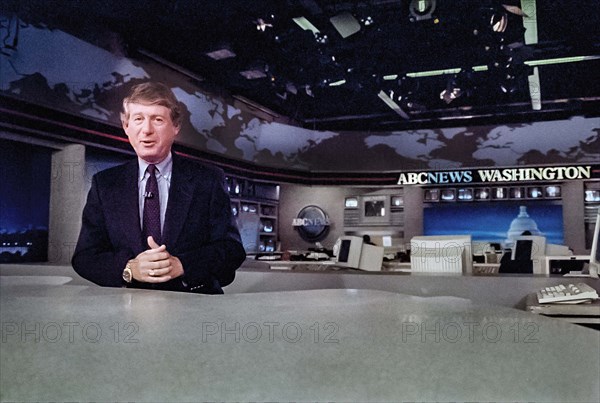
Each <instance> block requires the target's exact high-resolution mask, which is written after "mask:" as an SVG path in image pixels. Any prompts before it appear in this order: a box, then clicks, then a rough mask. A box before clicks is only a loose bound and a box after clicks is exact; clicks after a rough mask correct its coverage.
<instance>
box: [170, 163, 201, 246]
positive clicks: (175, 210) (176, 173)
mask: <svg viewBox="0 0 600 403" xmlns="http://www.w3.org/2000/svg"><path fill="white" fill-rule="evenodd" d="M193 179H194V178H193V173H192V172H191V171H190V169H189V168H188V166H187V164H185V162H184V161H182V160H181V157H178V156H177V155H175V153H173V172H172V174H171V186H170V189H169V202H168V204H167V211H166V214H165V224H164V228H163V243H164V244H165V245H167V249H168V248H169V246H171V245H173V244H174V243H175V242H177V238H178V237H179V234H180V233H181V230H182V229H183V226H184V223H185V219H186V217H187V216H188V211H189V209H190V205H191V202H192V198H193V195H194V187H193V186H194V185H193Z"/></svg>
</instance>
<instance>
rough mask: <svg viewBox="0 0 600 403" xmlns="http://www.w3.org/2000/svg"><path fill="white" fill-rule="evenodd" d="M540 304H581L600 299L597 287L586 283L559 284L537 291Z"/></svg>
mask: <svg viewBox="0 0 600 403" xmlns="http://www.w3.org/2000/svg"><path fill="white" fill-rule="evenodd" d="M537 298H538V302H539V303H540V304H548V303H551V304H579V303H582V302H589V301H592V300H594V299H598V293H597V292H596V290H595V289H593V288H592V287H590V286H589V285H587V284H585V283H577V284H566V285H565V284H559V285H556V286H551V287H546V288H543V289H541V290H540V291H538V292H537Z"/></svg>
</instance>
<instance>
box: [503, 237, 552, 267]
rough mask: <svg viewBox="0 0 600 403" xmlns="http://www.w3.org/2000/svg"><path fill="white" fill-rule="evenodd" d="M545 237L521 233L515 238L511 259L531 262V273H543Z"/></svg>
mask: <svg viewBox="0 0 600 403" xmlns="http://www.w3.org/2000/svg"><path fill="white" fill-rule="evenodd" d="M545 255H546V238H545V237H543V236H537V235H521V236H518V237H516V238H515V244H514V246H513V249H512V255H511V258H512V260H515V261H520V262H524V263H526V262H531V266H530V268H529V270H531V271H530V272H533V274H543V273H544V271H545V270H544V268H545Z"/></svg>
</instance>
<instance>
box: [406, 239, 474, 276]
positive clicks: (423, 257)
mask: <svg viewBox="0 0 600 403" xmlns="http://www.w3.org/2000/svg"><path fill="white" fill-rule="evenodd" d="M410 267H411V271H414V272H428V273H472V272H473V252H472V242H471V235H430V236H415V237H413V238H412V239H411V240H410Z"/></svg>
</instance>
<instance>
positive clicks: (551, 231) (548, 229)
mask: <svg viewBox="0 0 600 403" xmlns="http://www.w3.org/2000/svg"><path fill="white" fill-rule="evenodd" d="M519 206H527V213H528V214H529V217H530V218H532V219H533V220H535V222H536V223H537V226H538V229H539V230H540V231H541V232H542V234H543V235H544V236H545V237H546V242H548V243H553V244H559V245H562V244H564V231H563V215H562V206H561V205H560V204H555V203H545V202H535V203H525V202H517V203H513V202H498V203H494V202H489V203H485V204H484V203H468V204H460V203H453V204H439V205H435V206H431V207H427V208H425V209H424V211H423V221H424V222H423V227H424V234H425V235H460V234H471V235H472V237H473V240H474V241H489V242H503V241H504V240H505V239H506V236H507V232H508V229H509V228H510V223H511V222H512V220H514V219H515V218H516V217H517V215H518V214H519Z"/></svg>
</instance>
